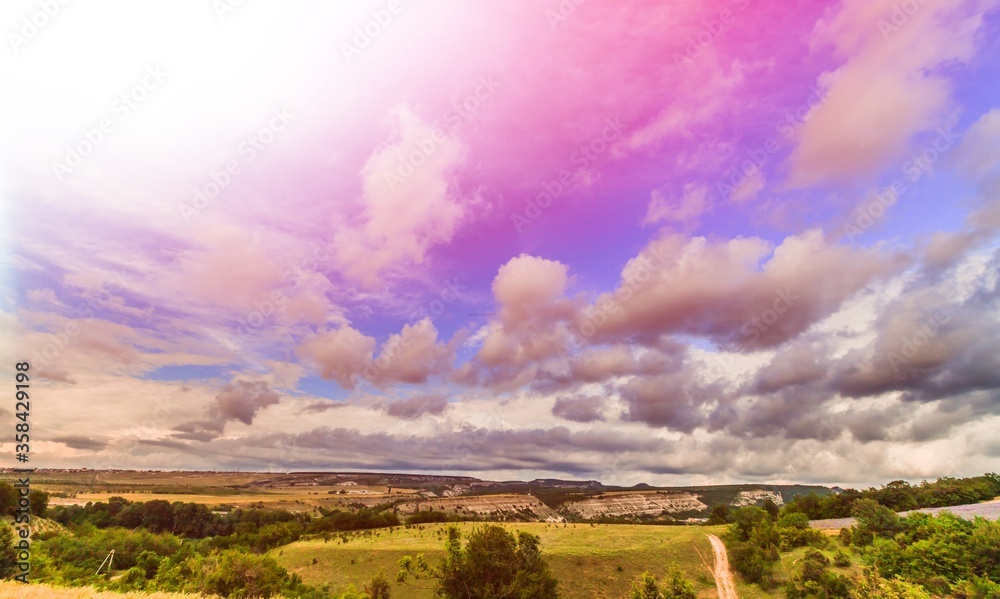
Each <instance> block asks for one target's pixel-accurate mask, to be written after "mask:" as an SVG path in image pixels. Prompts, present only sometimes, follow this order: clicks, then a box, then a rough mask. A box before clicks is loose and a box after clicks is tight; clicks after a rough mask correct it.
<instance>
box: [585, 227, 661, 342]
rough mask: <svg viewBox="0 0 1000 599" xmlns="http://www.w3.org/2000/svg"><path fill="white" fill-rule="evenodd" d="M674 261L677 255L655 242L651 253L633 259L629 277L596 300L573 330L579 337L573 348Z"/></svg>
mask: <svg viewBox="0 0 1000 599" xmlns="http://www.w3.org/2000/svg"><path fill="white" fill-rule="evenodd" d="M650 254H652V255H650ZM674 261H676V257H675V256H672V255H671V254H670V253H668V252H667V251H666V250H665V249H661V247H660V246H657V245H655V244H654V245H653V246H651V251H650V252H649V253H644V254H642V255H641V257H637V258H635V259H633V260H632V262H631V264H630V268H631V269H632V270H631V276H630V277H629V279H628V280H627V281H624V282H623V283H622V284H621V285H620V286H619V287H618V289H616V290H615V292H614V294H613V295H611V296H607V297H605V298H603V299H599V300H597V301H595V302H594V305H593V306H592V308H591V310H590V312H589V313H588V314H587V317H586V318H585V319H584V320H583V321H582V322H581V323H580V324H579V326H576V327H574V330H573V332H574V333H575V334H576V337H577V339H575V340H574V343H573V344H572V345H571V349H578V348H580V347H582V345H583V342H582V341H581V340H580V339H579V338H583V339H587V340H589V339H591V338H592V337H593V336H594V335H596V334H597V332H598V331H600V329H601V327H603V326H604V325H605V324H607V322H608V317H609V316H611V315H612V314H615V313H617V312H618V311H619V310H621V306H620V302H623V301H628V300H629V299H631V298H632V296H634V295H635V293H636V291H637V290H638V288H639V287H640V286H642V285H645V284H646V283H648V282H649V281H650V280H651V279H652V278H653V275H654V273H656V272H657V270H660V269H662V268H665V267H666V266H668V265H669V264H671V263H672V262H674Z"/></svg>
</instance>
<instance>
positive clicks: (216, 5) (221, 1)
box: [212, 0, 246, 21]
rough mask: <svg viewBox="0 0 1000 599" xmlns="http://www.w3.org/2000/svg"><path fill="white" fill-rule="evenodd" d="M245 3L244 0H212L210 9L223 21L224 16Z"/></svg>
mask: <svg viewBox="0 0 1000 599" xmlns="http://www.w3.org/2000/svg"><path fill="white" fill-rule="evenodd" d="M245 3H246V0H212V10H214V11H215V16H217V17H219V20H220V21H225V20H226V17H228V16H229V15H231V14H233V13H234V12H236V10H237V9H239V8H241V7H242V6H243V5H244V4H245Z"/></svg>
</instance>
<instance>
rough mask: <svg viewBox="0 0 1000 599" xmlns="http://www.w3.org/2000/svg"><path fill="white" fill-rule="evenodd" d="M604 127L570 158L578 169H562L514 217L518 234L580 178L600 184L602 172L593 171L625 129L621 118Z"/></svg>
mask: <svg viewBox="0 0 1000 599" xmlns="http://www.w3.org/2000/svg"><path fill="white" fill-rule="evenodd" d="M604 123H605V126H604V128H603V129H602V130H601V132H600V133H599V134H598V135H595V136H594V137H593V138H591V140H590V141H588V142H586V143H584V144H581V145H580V146H579V147H578V148H577V149H576V150H574V151H573V153H572V154H570V157H569V163H570V164H571V165H573V166H575V167H576V169H574V170H570V169H568V168H565V169H562V170H561V171H559V173H558V175H557V176H556V178H555V179H551V180H548V181H543V182H542V191H540V192H539V193H538V194H537V195H535V197H534V198H528V201H527V202H526V203H525V204H526V205H525V207H524V210H523V211H522V212H520V213H514V214H512V215H511V217H510V218H511V222H513V223H514V228H515V229H517V232H518V233H521V232H522V231H524V228H525V227H527V226H528V225H530V224H531V223H533V222H534V221H536V220H538V217H540V216H541V215H542V211H543V210H545V209H546V208H548V207H549V206H551V205H552V202H553V201H554V200H556V199H557V198H559V197H560V196H561V195H562V194H563V192H565V191H567V190H568V189H569V188H570V187H571V186H572V185H573V183H574V180H576V179H577V178H578V177H581V176H582V177H583V178H584V179H586V180H587V181H596V180H597V179H599V178H600V175H601V174H600V171H597V170H596V169H592V168H591V166H593V164H594V163H595V162H596V161H597V159H598V158H600V157H601V156H602V155H603V154H604V153H606V152H607V151H608V149H609V148H610V147H611V144H612V143H613V142H615V141H617V140H618V139H619V138H621V136H622V131H623V130H624V128H625V126H624V125H623V124H622V122H621V120H620V119H619V118H618V117H614V118H608V119H605V121H604Z"/></svg>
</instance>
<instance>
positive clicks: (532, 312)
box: [475, 254, 579, 369]
mask: <svg viewBox="0 0 1000 599" xmlns="http://www.w3.org/2000/svg"><path fill="white" fill-rule="evenodd" d="M570 283H571V278H570V276H569V269H568V268H567V267H566V265H565V264H562V263H560V262H557V261H554V260H546V259H544V258H537V257H534V256H528V255H526V254H521V255H520V256H518V257H516V258H512V259H511V260H510V261H508V262H507V263H506V264H504V265H503V266H501V267H500V270H499V271H498V272H497V276H496V277H495V278H494V280H493V296H494V298H495V299H496V303H497V305H498V307H499V310H500V312H499V318H498V319H496V320H495V321H493V322H492V323H491V324H490V325H489V328H488V329H487V332H486V335H485V337H484V338H483V341H482V345H481V346H480V348H479V351H478V352H477V353H476V356H475V359H476V361H477V362H478V363H479V364H481V365H483V366H485V367H486V368H500V369H502V368H504V367H511V366H515V367H516V366H521V365H525V364H528V363H529V362H532V361H537V360H542V359H545V358H547V357H550V356H554V355H558V354H560V353H562V352H563V351H565V348H566V346H567V343H569V341H570V339H571V337H572V333H571V332H570V322H571V320H572V319H573V315H574V314H575V312H576V311H577V310H578V307H579V302H577V301H575V300H573V299H571V298H569V297H567V295H566V293H567V290H568V287H569V285H570Z"/></svg>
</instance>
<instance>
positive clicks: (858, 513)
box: [851, 499, 900, 545]
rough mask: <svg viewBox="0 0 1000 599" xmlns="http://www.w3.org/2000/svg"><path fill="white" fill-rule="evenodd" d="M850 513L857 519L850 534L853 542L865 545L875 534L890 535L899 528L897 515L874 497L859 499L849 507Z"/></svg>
mask: <svg viewBox="0 0 1000 599" xmlns="http://www.w3.org/2000/svg"><path fill="white" fill-rule="evenodd" d="M851 515H852V516H854V517H855V518H856V519H857V520H858V526H857V530H856V531H854V534H853V535H852V536H853V538H854V542H855V543H857V544H859V545H867V544H869V543H871V540H872V538H873V537H875V536H880V537H891V536H892V535H893V534H895V533H896V532H897V531H898V530H899V528H900V523H899V515H898V514H896V512H894V511H892V510H890V509H889V508H887V507H885V506H884V505H881V504H879V502H877V501H875V500H874V499H859V500H857V501H855V502H854V507H853V508H851Z"/></svg>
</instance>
